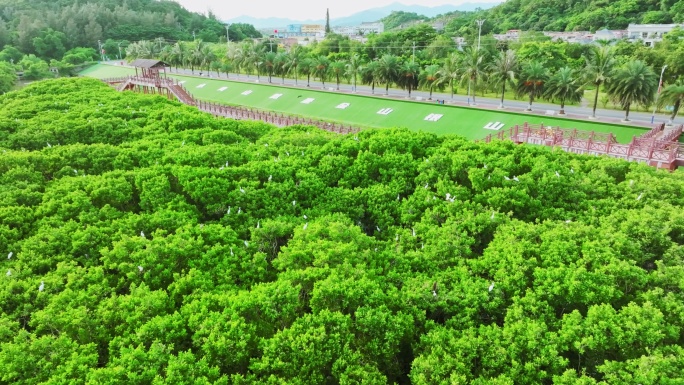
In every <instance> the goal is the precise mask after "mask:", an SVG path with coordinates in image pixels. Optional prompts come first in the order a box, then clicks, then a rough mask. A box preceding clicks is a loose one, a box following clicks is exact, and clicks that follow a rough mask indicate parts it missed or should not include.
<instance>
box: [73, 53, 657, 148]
mask: <svg viewBox="0 0 684 385" xmlns="http://www.w3.org/2000/svg"><path fill="white" fill-rule="evenodd" d="M131 73H134V71H133V70H131V69H127V68H122V67H117V66H109V65H96V66H93V67H91V68H89V69H87V70H85V71H83V72H82V73H81V75H84V76H91V77H96V78H105V77H116V76H124V75H128V74H131ZM170 75H171V76H173V77H176V78H177V79H178V80H181V81H184V82H185V83H184V84H183V85H184V86H185V87H186V88H187V90H188V91H189V92H190V93H191V94H193V95H194V96H195V97H197V98H198V99H201V100H207V101H215V102H219V103H224V104H232V105H241V106H246V107H253V108H258V109H262V110H271V111H277V112H283V113H287V114H296V115H301V116H306V117H312V118H318V119H323V120H329V121H336V122H341V123H345V124H350V125H354V126H359V127H380V128H383V127H407V128H409V129H412V130H417V131H425V132H432V133H436V134H458V135H461V136H464V137H466V138H469V139H481V138H483V137H485V136H486V135H488V134H495V133H496V131H493V130H487V129H484V128H483V127H484V126H485V125H487V124H488V123H490V122H501V123H504V124H505V125H504V128H503V129H507V128H509V127H511V126H514V125H516V124H519V125H522V124H523V123H524V122H528V123H530V124H539V123H544V125H551V126H560V127H562V128H568V129H573V128H576V129H578V130H588V131H592V130H594V131H597V132H612V133H614V134H615V135H616V136H617V139H618V141H620V142H629V141H630V140H631V138H632V136H633V135H641V134H643V133H644V132H645V129H643V128H636V127H629V126H621V125H613V124H606V123H598V122H589V121H576V120H569V119H562V118H553V117H548V116H537V115H529V114H524V113H510V112H500V111H490V110H481V109H475V108H467V107H456V106H448V105H438V104H436V103H434V102H433V103H426V102H409V101H402V100H396V99H389V98H383V97H366V96H356V95H349V94H342V93H335V92H323V91H316V90H313V89H308V88H305V87H299V88H293V87H278V86H276V85H275V84H277V82H278V81H279V80H280V79H277V78H274V79H273V82H274V85H267V84H263V82H265V81H266V80H267V78H266V77H264V76H262V77H261V81H262V83H261V84H256V83H242V82H232V81H227V80H218V79H209V78H197V77H191V76H176V75H173V74H170ZM254 80H256V77H255V79H254ZM202 84H204V86H203V87H201V88H198V86H200V85H202ZM328 86H334V83H333V84H328ZM222 87H227V89H226V90H225V91H218V90H219V89H220V88H222ZM244 91H252V92H251V93H250V94H249V95H242V93H243V92H244ZM378 92H382V90H378ZM274 94H282V96H280V97H279V98H278V99H271V96H273V95H274ZM307 98H313V99H314V100H313V102H311V103H310V104H303V103H302V101H304V100H305V99H307ZM342 103H349V107H347V108H346V109H338V108H336V106H338V105H340V104H342ZM384 108H391V109H392V110H393V111H392V112H391V113H390V114H388V115H382V114H378V111H380V110H381V109H384ZM430 114H441V115H443V116H442V117H441V119H439V120H438V121H436V122H431V121H425V120H424V119H425V118H426V117H427V116H428V115H430Z"/></svg>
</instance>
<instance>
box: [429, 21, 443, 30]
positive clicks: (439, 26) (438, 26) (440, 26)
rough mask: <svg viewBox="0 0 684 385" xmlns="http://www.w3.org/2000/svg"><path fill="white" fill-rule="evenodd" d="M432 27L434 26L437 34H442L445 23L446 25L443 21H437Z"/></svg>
mask: <svg viewBox="0 0 684 385" xmlns="http://www.w3.org/2000/svg"><path fill="white" fill-rule="evenodd" d="M431 25H432V28H434V29H435V31H437V32H442V31H444V26H445V23H444V22H443V21H435V22H434V23H432V24H431Z"/></svg>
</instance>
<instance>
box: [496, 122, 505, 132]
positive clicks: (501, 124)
mask: <svg viewBox="0 0 684 385" xmlns="http://www.w3.org/2000/svg"><path fill="white" fill-rule="evenodd" d="M503 126H504V124H503V123H499V125H497V126H496V127H494V129H495V130H500V129H502V128H503Z"/></svg>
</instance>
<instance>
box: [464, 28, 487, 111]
mask: <svg viewBox="0 0 684 385" xmlns="http://www.w3.org/2000/svg"><path fill="white" fill-rule="evenodd" d="M475 22H476V23H477V26H478V31H477V51H475V55H476V56H477V55H479V54H480V39H481V37H482V24H484V22H485V21H484V19H477V20H475ZM475 71H478V68H477V61H476V63H475ZM472 78H473V77H472V76H471V77H470V79H468V105H469V106H476V105H477V104H476V103H475V92H474V91H475V90H473V104H470V83H472Z"/></svg>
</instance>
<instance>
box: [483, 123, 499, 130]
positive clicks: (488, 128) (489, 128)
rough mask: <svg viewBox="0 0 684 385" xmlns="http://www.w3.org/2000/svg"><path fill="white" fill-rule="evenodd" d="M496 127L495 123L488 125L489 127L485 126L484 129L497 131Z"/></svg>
mask: <svg viewBox="0 0 684 385" xmlns="http://www.w3.org/2000/svg"><path fill="white" fill-rule="evenodd" d="M494 127H495V123H494V122H489V123H487V125H486V126H484V127H483V128H485V129H487V130H496V128H494Z"/></svg>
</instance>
